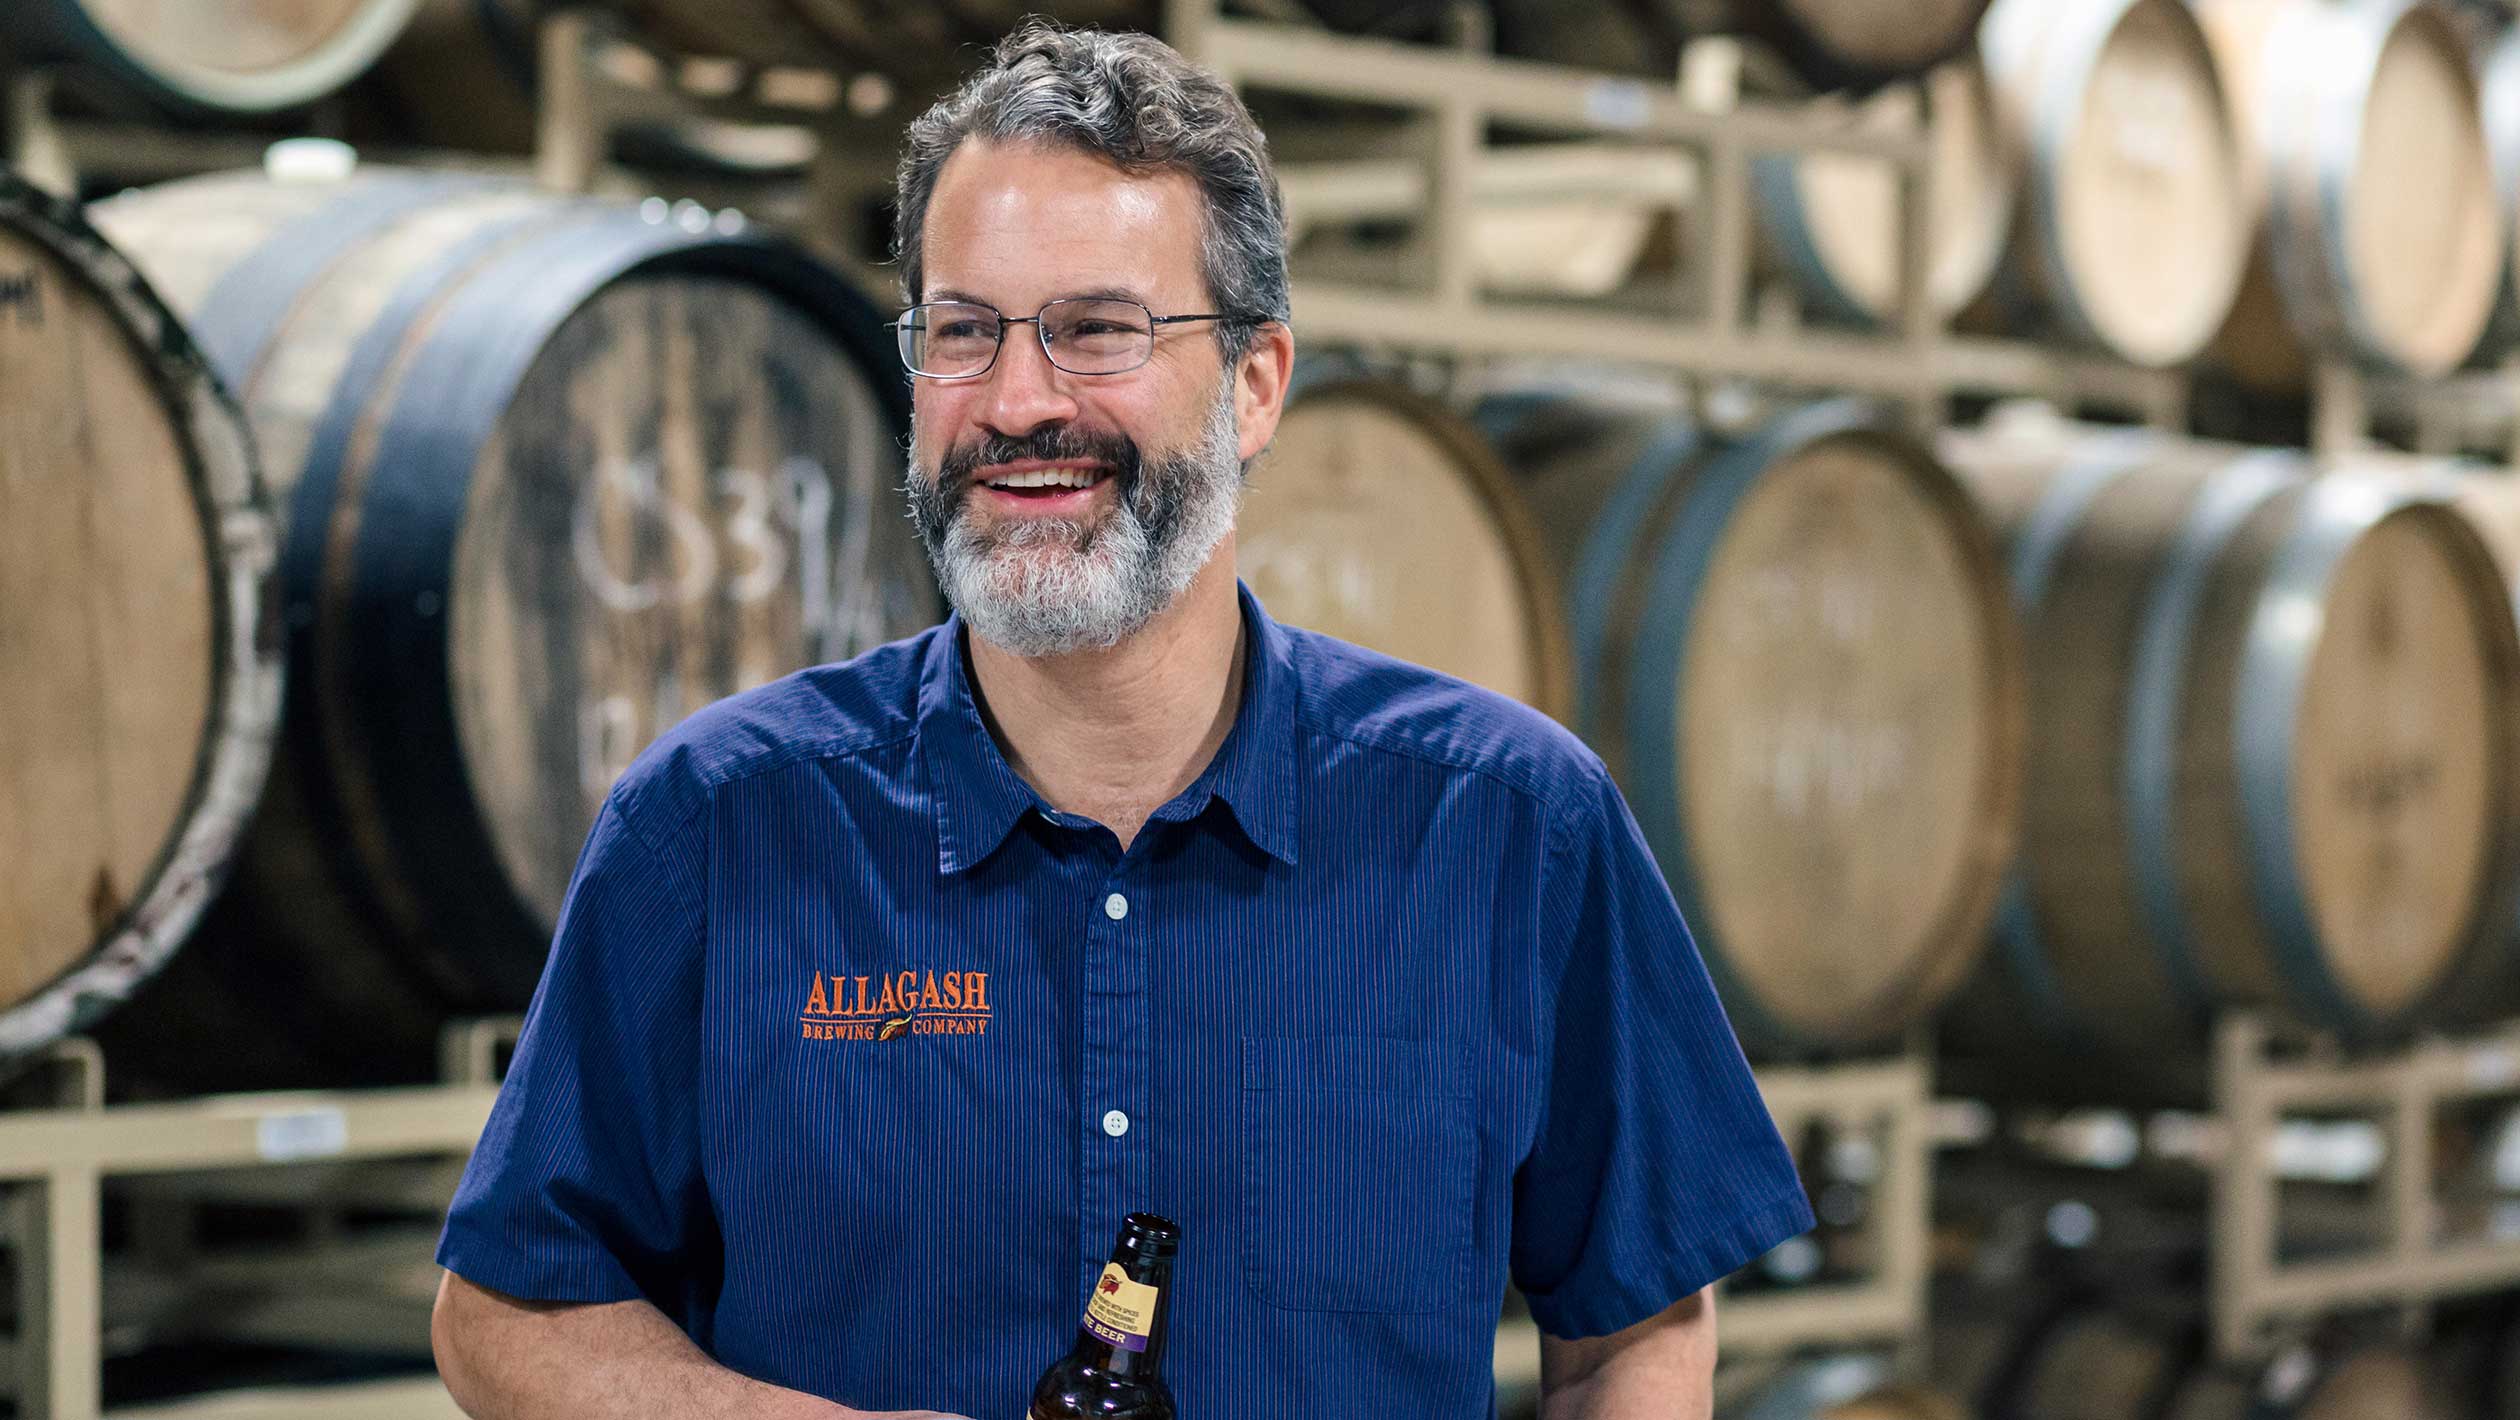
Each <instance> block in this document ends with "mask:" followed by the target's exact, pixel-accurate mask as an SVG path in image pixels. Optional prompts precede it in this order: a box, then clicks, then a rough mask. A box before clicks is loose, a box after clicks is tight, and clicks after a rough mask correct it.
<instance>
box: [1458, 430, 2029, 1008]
mask: <svg viewBox="0 0 2520 1420" xmlns="http://www.w3.org/2000/svg"><path fill="white" fill-rule="evenodd" d="M1489 414H1490V416H1492V417H1494V418H1495V419H1497V420H1498V421H1499V423H1500V424H1501V425H1502V426H1503V432H1501V434H1500V441H1501V445H1502V447H1503V448H1504V449H1505V451H1506V453H1507V457H1508V461H1509V462H1510V463H1512V464H1513V465H1514V467H1515V468H1516V471H1517V472H1518V473H1519V474H1520V475H1521V476H1522V477H1523V478H1524V479H1525V480H1526V486H1527V488H1528V490H1529V494H1530V498H1531V501H1532V503H1533V505H1534V507H1535V508H1536V509H1537V510H1539V522H1540V524H1541V526H1542V527H1543V529H1544V535H1545V536H1546V537H1547V539H1548V541H1549V543H1550V546H1551V548H1552V551H1553V554H1554V556H1555V558H1556V560H1557V562H1558V565H1559V566H1560V568H1561V569H1563V570H1564V571H1565V574H1566V575H1567V577H1568V579H1569V603H1570V610H1571V612H1572V614H1573V616H1574V617H1575V619H1576V624H1577V627H1578V638H1579V639H1578V654H1579V657H1580V658H1581V660H1580V662H1579V674H1578V684H1579V686H1581V688H1582V689H1581V696H1582V709H1581V711H1580V714H1579V722H1580V724H1581V725H1582V727H1583V731H1584V733H1585V734H1586V736H1587V737H1588V739H1590V741H1591V742H1592V744H1593V746H1594V748H1595V749H1597V750H1599V751H1600V752H1601V753H1602V755H1603V757H1604V758H1605V759H1606V760H1607V761H1608V762H1609V763H1610V765H1611V767H1612V769H1613V771H1614V772H1616V773H1617V774H1618V775H1619V776H1620V781H1621V784H1622V786H1623V788H1624V789H1625V791H1626V793H1627V795H1628V797H1629V799H1630V801H1631V803H1633V804H1635V805H1636V806H1637V807H1638V816H1639V819H1640V821H1641V822H1642V823H1643V824H1644V825H1645V827H1646V831H1647V835H1648V838H1649V840H1651V841H1652V842H1653V845H1654V848H1655V852H1656V854H1657V856H1658V857H1660V858H1661V859H1662V863H1663V868H1664V871H1665V874H1666V876H1669V877H1671V878H1672V879H1673V881H1674V884H1675V889H1676V890H1677V891H1678V892H1679V894H1680V896H1681V898H1682V902H1683V906H1684V909H1685V910H1686V911H1687V912H1688V913H1689V915H1690V920H1691V924H1692V928H1693V930H1694V931H1695V933H1696V935H1697V937H1698V941H1699V947H1700V949H1701V951H1702V952H1703V953H1704V954H1706V955H1707V957H1708V958H1709V960H1710V963H1711V964H1713V965H1714V966H1715V968H1716V970H1717V973H1718V976H1719V980H1720V982H1721V985H1722V986H1723V987H1724V989H1725V990H1726V992H1727V1004H1728V1006H1729V1007H1730V1008H1731V1009H1732V1010H1733V1011H1734V1015H1735V1020H1736V1023H1737V1024H1739V1025H1740V1026H1741V1027H1742V1028H1743V1034H1744V1039H1745V1042H1746V1043H1748V1044H1749V1045H1750V1048H1751V1049H1753V1050H1754V1051H1756V1052H1759V1053H1763V1054H1775V1053H1789V1052H1791V1051H1794V1050H1797V1049H1799V1050H1812V1049H1822V1050H1826V1049H1832V1048H1835V1049H1845V1048H1852V1047H1858V1046H1862V1045H1867V1044H1873V1043H1878V1042H1881V1041H1884V1040H1888V1039H1892V1038H1895V1037H1896V1035H1897V1034H1898V1033H1899V1032H1900V1031H1901V1030H1903V1029H1904V1028H1905V1027H1907V1026H1908V1025H1910V1024H1913V1023H1914V1022H1916V1021H1918V1020H1920V1019H1922V1018H1923V1017H1924V1016H1925V1015H1926V1014H1927V1013H1929V1012H1931V1011H1932V1010H1933V1009H1934V1008H1935V1007H1936V1006H1937V1005H1939V1004H1940V1002H1941V1001H1942V1000H1943V998H1944V997H1945V996H1946V995H1948V993H1949V992H1950V991H1951V990H1953V989H1955V988H1956V987H1957V986H1958V985H1959V983H1960V981H1961V979H1962V978H1963V977H1965V976H1966V975H1967V974H1968V972H1969V970H1970V968H1971V967H1972V965H1973V964H1974V962H1975V960H1976V958H1977V955H1978V953H1979V951H1980V949H1981V947H1982V945H1983V941H1984V939H1983V935H1982V933H1983V929H1984V924H1985V922H1986V919H1987V915H1988V913H1989V912H1990V911H1991V910H1992V906H1993V898H1994V889H1995V885H1996V883H1997V882H1998V880H1999V878H2000V876H2001V873H2002V871H2003V869H2004V866H2005V864H2006V863H2007V862H2008V861H2009V859H2010V857H2011V854H2012V851H2013V842H2014V830H2015V826H2016V819H2015V813H2016V811H2017V806H2018V803H2019V798H2018V796H2019V793H2020V775H2019V768H2018V755H2019V752H2020V738H2019V736H2020V732H2021V723H2022V722H2021V706H2020V703H2019V700H2018V696H2019V695H2020V693H2021V685H2020V681H2019V678H2018V667H2019V661H2018V653H2017V650H2016V648H2015V647H2014V644H2013V640H2012V631H2011V624H2010V620H2009V613H2008V611H2007V610H2006V608H2005V607H2004V605H2003V601H2002V597H2001V593H2000V580H1999V575H1998V573H1997V571H1996V568H1995V564H1994V558H1993V550H1992V542H1991V539H1990V537H1989V535H1988V534H1987V532H1986V531H1985V529H1984V528H1983V526H1982V525H1981V524H1980V522H1979V520H1978V515H1977V513H1976V512H1975V510H1974V509H1973V508H1972V507H1971V506H1970V505H1969V504H1968V502H1967V500H1966V499H1965V498H1964V497H1963V496H1962V495H1961V494H1960V493H1959V491H1958V489H1957V488H1956V486H1954V485H1952V484H1951V483H1950V480H1949V476H1948V475H1947V474H1945V473H1943V472H1942V471H1941V470H1940V469H1939V468H1938V467H1936V466H1935V465H1934V463H1933V462H1932V460H1931V459H1930V458H1928V457H1925V456H1924V455H1923V454H1922V452H1921V451H1918V450H1915V449H1913V447H1912V446H1909V445H1906V444H1905V443H1904V442H1903V441H1901V440H1900V439H1898V438H1897V437H1895V436H1893V435H1890V434H1888V433H1887V432H1886V431H1883V430H1880V429H1878V428H1874V427H1868V426H1864V425H1862V424H1860V423H1853V424H1831V425H1829V426H1828V427H1826V428H1825V429H1821V430H1818V431H1816V432H1811V433H1794V432H1791V431H1792V430H1794V428H1795V427H1796V426H1795V425H1794V423H1793V422H1791V421H1785V422H1781V423H1780V425H1779V426H1778V428H1777V429H1774V430H1768V431H1762V432H1761V433H1760V434H1759V436H1758V437H1757V439H1756V440H1735V439H1727V438H1724V437H1721V436H1711V437H1709V438H1706V439H1704V440H1703V441H1701V442H1698V443H1697V444H1695V445H1694V446H1691V445H1689V444H1687V443H1686V438H1687V435H1686V430H1685V428H1684V427H1683V426H1682V425H1681V424H1680V423H1679V422H1678V421H1677V420H1676V418H1675V416H1674V414H1673V413H1672V412H1671V411H1669V410H1668V409H1667V408H1665V409H1661V410H1656V409H1654V408H1653V407H1652V406H1651V404H1650V403H1645V402H1641V401H1640V403H1639V404H1638V405H1632V406H1627V407H1612V406H1609V405H1605V404H1601V403H1594V402H1587V401H1584V400H1571V401H1566V402H1563V403H1559V404H1555V405H1550V404H1546V403H1544V404H1542V405H1541V406H1540V407H1539V408H1538V409H1537V410H1536V411H1534V410H1529V409H1526V410H1523V411H1520V412H1518V413H1515V414H1510V415H1509V414H1507V413H1505V412H1503V411H1501V410H1498V409H1491V410H1490V411H1489ZM1805 417H1806V418H1807V417H1808V416H1805ZM1587 426H1589V428H1588V427H1587ZM1745 478H1746V482H1745V481H1744V480H1745ZM1640 480H1642V481H1641V482H1640ZM1727 489H1737V490H1738V491H1737V493H1727V492H1725V491H1724V490H1727ZM1710 490H1715V491H1714V492H1710ZM1640 494H1641V495H1642V496H1640ZM1727 499H1729V501H1726V500H1727ZM1604 539H1608V540H1607V541H1605V540H1604ZM1701 546H1702V547H1703V548H1704V552H1703V553H1702V554H1692V553H1690V552H1689V551H1688V550H1687V549H1689V548H1692V547H1701ZM1693 555H1702V557H1703V565H1702V567H1701V569H1700V570H1699V572H1698V573H1697V574H1696V580H1695V581H1694V583H1686V582H1682V583H1675V582H1673V581H1672V580H1671V579H1672V578H1673V576H1674V573H1673V569H1674V568H1675V567H1678V566H1682V565H1686V563H1687V561H1688V559H1689V558H1690V557H1691V556H1693ZM1675 587H1677V588H1678V589H1677V590H1674V588H1675ZM1587 627H1590V628H1594V629H1593V630H1586V629H1585V628H1587ZM1655 765H1660V766H1663V768H1662V769H1661V770H1656V769H1653V768H1650V767H1649V766H1655ZM1664 775H1667V776H1668V777H1662V776H1664Z"/></svg>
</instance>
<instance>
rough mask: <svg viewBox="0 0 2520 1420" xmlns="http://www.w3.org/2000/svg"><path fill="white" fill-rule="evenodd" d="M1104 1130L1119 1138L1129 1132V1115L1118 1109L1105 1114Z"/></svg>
mask: <svg viewBox="0 0 2520 1420" xmlns="http://www.w3.org/2000/svg"><path fill="white" fill-rule="evenodd" d="M1103 1132H1104V1133H1105V1134H1108V1135H1110V1136H1111V1137H1112V1138H1114V1139H1117V1138H1119V1137H1120V1136H1121V1135H1123V1134H1126V1133H1128V1132H1129V1117H1128V1116H1127V1115H1125V1114H1122V1113H1121V1112H1120V1111H1118V1110H1116V1109H1115V1110H1113V1111H1112V1112H1111V1113H1109V1114H1106V1115H1104V1116H1103Z"/></svg>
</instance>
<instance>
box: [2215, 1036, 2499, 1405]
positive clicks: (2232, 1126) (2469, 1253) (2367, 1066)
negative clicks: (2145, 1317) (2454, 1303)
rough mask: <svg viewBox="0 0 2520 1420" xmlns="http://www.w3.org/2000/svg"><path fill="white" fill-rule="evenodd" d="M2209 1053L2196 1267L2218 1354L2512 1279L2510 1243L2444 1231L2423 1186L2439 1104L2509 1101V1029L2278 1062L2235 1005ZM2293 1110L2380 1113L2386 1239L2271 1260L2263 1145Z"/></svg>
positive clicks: (2269, 1152) (2268, 1346)
mask: <svg viewBox="0 0 2520 1420" xmlns="http://www.w3.org/2000/svg"><path fill="white" fill-rule="evenodd" d="M2213 1052H2214V1054H2213V1092H2214V1094H2213V1102H2214V1109H2215V1113H2216V1116H2217V1117H2218V1118H2219V1119H2220V1120H2221V1122H2222V1124H2223V1127H2224V1128H2225V1129H2226V1130H2228V1131H2229V1133H2228V1136H2227V1138H2226V1140H2225V1141H2224V1144H2223V1146H2222V1148H2221V1150H2220V1157H2219V1158H2217V1159H2215V1160H2214V1161H2213V1163H2212V1165H2211V1169H2212V1179H2211V1203H2210V1222H2211V1246H2210V1248H2209V1250H2208V1261H2207V1270H2208V1274H2209V1282H2208V1296H2209V1299H2210V1302H2211V1312H2212V1321H2213V1335H2214V1346H2215V1350H2216V1351H2217V1352H2218V1353H2220V1354H2221V1355H2223V1356H2226V1357H2229V1358H2233V1359H2241V1358H2250V1357H2263V1356H2265V1355H2268V1354H2270V1353H2271V1352H2272V1351H2273V1349H2274V1348H2275V1347H2276V1345H2277V1344H2278V1343H2279V1342H2280V1341H2281V1339H2282V1337H2283V1334H2284V1332H2285V1329H2286V1328H2287V1327H2288V1326H2296V1325H2298V1324H2300V1323H2304V1322H2308V1321H2312V1320H2315V1319H2317V1318H2319V1317H2322V1316H2327V1315H2332V1314H2335V1313H2338V1312H2342V1311H2351V1310H2358V1309H2367V1308H2369V1307H2372V1306H2374V1305H2389V1304H2394V1305H2396V1306H2398V1307H2399V1308H2401V1309H2402V1310H2403V1311H2404V1312H2405V1313H2406V1315H2407V1317H2408V1320H2409V1321H2410V1323H2420V1322H2421V1321H2422V1320H2423V1319H2424V1317H2425V1315H2426V1313H2427V1312H2428V1311H2429V1309H2430V1307H2431V1305H2432V1304H2433V1303H2435V1302H2438V1301H2441V1300H2444V1299H2446V1298H2450V1297H2454V1296H2459V1295H2464V1294H2468V1293H2474V1292H2483V1291H2492V1290H2496V1289H2501V1288H2508V1287H2513V1286H2520V1240H2505V1241H2495V1240H2490V1239H2479V1238H2458V1239H2451V1240H2444V1239H2443V1238H2441V1237H2440V1236H2439V1231H2440V1217H2439V1210H2438V1208H2437V1206H2436V1202H2435V1196H2434V1192H2433V1187H2434V1183H2433V1180H2434V1170H2435V1165H2436V1162H2437V1160H2436V1153H2437V1150H2436V1147H2435V1141H2434V1137H2433V1123H2434V1120H2435V1119H2436V1118H2437V1117H2438V1112H2439V1111H2440V1109H2441V1108H2442V1107H2443V1106H2445V1105H2453V1104H2457V1103H2460V1102H2462V1101H2468V1100H2478V1099H2492V1098H2496V1097H2506V1096H2510V1097H2520V1025H2512V1026H2507V1027H2505V1028H2503V1029H2502V1030H2500V1031H2497V1032H2494V1033H2491V1034H2487V1035H2480V1036H2474V1037H2468V1038H2464V1039H2456V1040H2453V1039H2435V1040H2426V1041H2421V1042H2418V1043H2416V1044H2414V1045H2411V1046H2407V1047H2405V1048H2403V1049H2400V1050H2395V1051H2388V1052H2382V1053H2378V1054H2373V1055H2369V1056H2364V1057H2361V1058H2356V1059H2351V1060H2343V1059H2318V1058H2312V1059H2283V1058H2279V1057H2278V1054H2277V1052H2276V1050H2275V1049H2274V1041H2273V1038H2272V1035H2271V1033H2270V1032H2269V1030H2268V1028H2267V1026H2266V1025H2265V1023H2264V1022H2263V1021H2261V1020H2259V1019H2258V1018H2256V1017H2254V1016H2250V1015H2245V1014H2244V1015H2235V1016H2232V1017H2228V1018H2226V1019H2224V1020H2223V1021H2221V1022H2220V1023H2218V1025H2217V1026H2216V1028H2215V1032H2214V1045H2213ZM2303 1111H2324V1112H2331V1113H2336V1112H2360V1113H2366V1114H2371V1115H2374V1116H2378V1117H2381V1118H2383V1119H2385V1120H2386V1126H2387V1133H2388V1137H2389V1140H2390V1145H2389V1153H2388V1162H2387V1165H2386V1169H2387V1172H2386V1175H2385V1177H2384V1178H2383V1179H2382V1180H2381V1188H2382V1190H2383V1197H2382V1208H2383V1210H2384V1211H2385V1213H2386V1215H2387V1218H2388V1239H2387V1241H2386V1243H2385V1245H2384V1246H2383V1247H2382V1248H2381V1249H2379V1250H2378V1251H2376V1252H2373V1253H2368V1254H2363V1255H2359V1256H2353V1257H2348V1258H2341V1259H2337V1258H2329V1259H2319V1260H2311V1261H2285V1260H2283V1259H2282V1258H2281V1257H2280V1256H2279V1253H2278V1246H2279V1241H2280V1232H2281V1222H2282V1199H2281V1185H2282V1180H2281V1178H2280V1177H2279V1176H2278V1173H2277V1170H2276V1167H2275V1158H2274V1152H2273V1145H2274V1140H2275V1133H2276V1128H2277V1126H2278V1124H2279V1123H2280V1122H2281V1121H2282V1120H2283V1118H2284V1117H2285V1116H2286V1115H2288V1114H2295V1113H2299V1112H2303Z"/></svg>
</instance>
